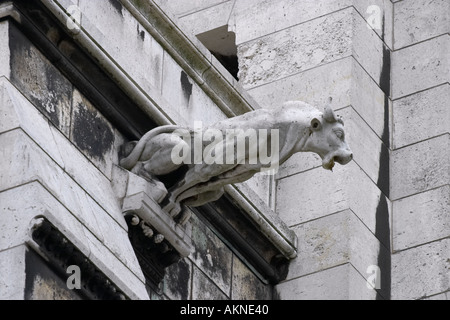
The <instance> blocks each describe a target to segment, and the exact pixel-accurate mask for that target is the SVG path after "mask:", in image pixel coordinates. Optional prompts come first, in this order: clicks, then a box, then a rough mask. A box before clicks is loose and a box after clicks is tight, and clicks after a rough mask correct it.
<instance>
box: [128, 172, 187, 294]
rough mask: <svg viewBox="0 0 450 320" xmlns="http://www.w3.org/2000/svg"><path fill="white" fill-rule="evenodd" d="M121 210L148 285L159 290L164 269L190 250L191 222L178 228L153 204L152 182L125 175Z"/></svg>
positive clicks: (157, 194) (155, 190)
mask: <svg viewBox="0 0 450 320" xmlns="http://www.w3.org/2000/svg"><path fill="white" fill-rule="evenodd" d="M128 175H129V177H128V188H127V194H126V196H125V198H124V199H123V206H122V211H123V214H124V215H125V220H126V222H127V224H128V235H129V238H130V241H131V244H132V245H133V248H134V250H135V253H136V257H137V258H138V261H139V263H140V265H141V268H142V271H143V273H144V275H145V278H146V281H147V285H149V286H150V287H152V288H153V289H154V290H156V291H158V286H159V283H160V282H161V280H162V279H163V278H164V275H165V268H167V267H168V266H170V265H171V264H173V263H176V262H178V261H179V260H180V259H182V258H184V257H187V256H188V255H189V254H190V253H191V251H192V243H191V238H190V227H191V225H190V223H189V222H188V223H185V224H184V225H180V224H179V223H177V221H175V220H174V218H173V217H171V216H170V215H169V214H168V213H166V212H165V211H163V210H162V209H161V207H160V205H159V204H158V203H157V202H156V201H157V200H158V198H160V196H161V194H160V192H159V189H158V188H156V187H155V185H154V184H152V183H151V182H149V181H147V180H144V179H143V178H141V177H138V176H136V175H135V174H133V173H131V172H130V173H128Z"/></svg>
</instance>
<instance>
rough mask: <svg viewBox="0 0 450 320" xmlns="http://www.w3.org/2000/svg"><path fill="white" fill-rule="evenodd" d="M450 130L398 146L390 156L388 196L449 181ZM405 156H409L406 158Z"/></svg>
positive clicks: (409, 193)
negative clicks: (402, 146) (410, 143)
mask: <svg viewBox="0 0 450 320" xmlns="http://www.w3.org/2000/svg"><path fill="white" fill-rule="evenodd" d="M448 150H450V134H444V135H441V136H438V137H434V138H432V139H429V140H425V141H421V142H419V143H416V144H413V145H410V146H407V147H404V148H401V149H397V150H395V151H393V152H392V158H391V181H392V185H391V199H392V200H395V199H399V198H402V197H405V196H409V195H413V194H416V193H420V192H424V191H427V190H430V189H433V188H437V187H440V186H443V185H446V184H449V182H450V167H449V166H450V163H449V162H448V161H447V157H446V156H444V157H443V153H444V154H446V153H448ZM405 159H408V160H407V161H405Z"/></svg>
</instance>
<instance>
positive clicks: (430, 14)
mask: <svg viewBox="0 0 450 320" xmlns="http://www.w3.org/2000/svg"><path fill="white" fill-rule="evenodd" d="M394 8H395V17H394V25H395V29H394V37H395V49H400V48H403V47H406V46H409V45H413V44H415V43H418V42H420V41H424V40H427V39H430V38H433V37H436V36H440V35H442V34H445V33H448V32H450V21H449V19H450V3H449V2H448V1H446V0H432V1H430V0H408V1H401V2H399V3H396V4H395V6H394Z"/></svg>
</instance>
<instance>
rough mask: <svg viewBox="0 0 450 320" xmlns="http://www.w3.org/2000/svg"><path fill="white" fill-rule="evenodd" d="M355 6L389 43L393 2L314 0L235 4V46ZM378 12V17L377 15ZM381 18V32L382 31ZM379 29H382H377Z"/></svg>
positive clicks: (253, 0)
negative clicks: (375, 10)
mask: <svg viewBox="0 0 450 320" xmlns="http://www.w3.org/2000/svg"><path fill="white" fill-rule="evenodd" d="M352 5H353V6H354V7H355V8H356V9H357V10H358V12H359V14H360V15H361V16H363V17H364V18H365V19H366V20H367V21H369V22H370V21H373V19H379V20H380V24H378V23H377V24H376V25H375V31H376V32H377V33H378V34H379V35H380V36H382V35H383V31H384V35H385V38H386V42H387V43H388V44H389V43H391V41H392V39H390V38H389V35H390V34H391V31H392V26H391V24H392V23H391V21H392V3H391V2H390V1H389V0H330V1H326V2H318V1H313V0H306V1H305V0H303V1H298V0H282V1H270V0H263V1H261V0H247V1H236V4H235V8H234V10H233V19H232V22H233V23H234V24H235V26H236V31H237V36H238V38H237V43H238V44H241V43H244V42H247V41H250V40H253V39H256V38H259V37H262V36H264V35H267V34H270V33H274V32H277V31H280V30H282V29H286V28H289V27H292V26H295V25H298V24H300V23H304V22H306V21H309V20H312V19H315V18H318V17H321V16H324V15H327V14H331V13H333V12H335V11H338V10H342V9H344V8H347V7H349V6H352ZM369 6H377V7H378V8H379V11H377V12H376V13H377V16H376V17H375V16H373V13H372V11H368V8H369ZM378 13H379V15H378ZM383 17H384V23H385V26H384V30H383V25H382V22H383ZM379 26H381V27H379Z"/></svg>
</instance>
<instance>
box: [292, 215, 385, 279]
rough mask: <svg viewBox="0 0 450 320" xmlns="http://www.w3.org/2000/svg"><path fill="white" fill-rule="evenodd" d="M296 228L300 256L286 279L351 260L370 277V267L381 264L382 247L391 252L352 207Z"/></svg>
mask: <svg viewBox="0 0 450 320" xmlns="http://www.w3.org/2000/svg"><path fill="white" fill-rule="evenodd" d="M293 230H294V231H295V233H296V235H297V237H298V245H299V248H298V257H297V258H296V259H294V260H293V261H292V262H291V264H290V266H289V273H288V276H287V279H293V278H297V277H300V276H304V275H307V274H310V273H314V272H317V271H320V270H324V269H328V268H331V267H335V266H338V265H341V264H344V263H351V264H352V266H353V267H354V268H355V269H356V270H357V271H358V272H359V273H360V274H362V275H363V276H365V277H368V276H369V275H370V274H367V273H366V270H367V268H368V267H369V266H371V265H378V264H379V256H380V250H381V251H383V252H382V255H384V256H386V255H389V252H388V251H387V249H386V248H385V247H383V246H382V245H380V242H379V241H378V239H377V238H375V236H374V235H373V233H372V232H370V230H369V229H368V228H367V227H366V226H365V225H364V224H363V223H362V222H361V220H359V219H358V217H357V216H356V215H355V214H354V213H353V212H352V211H351V210H345V211H342V212H339V213H337V214H333V215H330V216H326V217H323V218H320V219H317V220H313V221H310V222H307V223H304V224H301V225H299V226H296V227H294V228H293Z"/></svg>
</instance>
